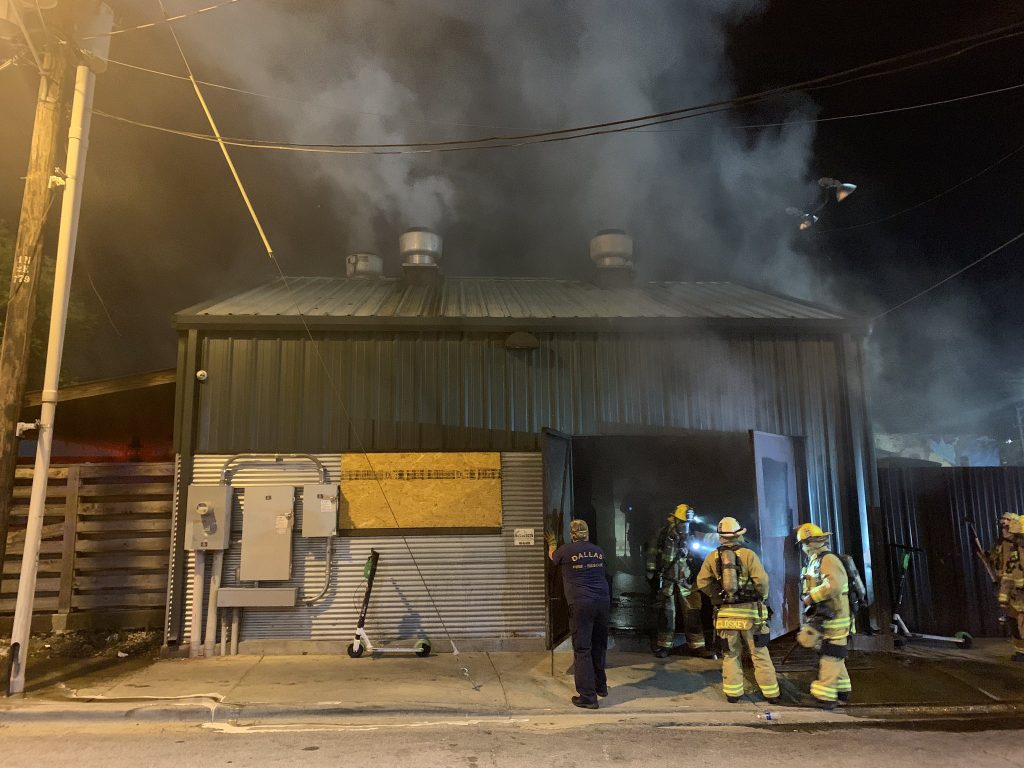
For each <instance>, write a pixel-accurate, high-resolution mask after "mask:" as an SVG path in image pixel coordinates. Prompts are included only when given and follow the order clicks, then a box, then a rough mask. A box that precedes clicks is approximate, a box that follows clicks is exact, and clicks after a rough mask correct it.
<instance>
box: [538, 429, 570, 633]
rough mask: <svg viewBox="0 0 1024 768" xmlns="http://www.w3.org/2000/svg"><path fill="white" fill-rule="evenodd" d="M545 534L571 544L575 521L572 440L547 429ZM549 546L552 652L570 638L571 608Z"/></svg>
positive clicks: (548, 574)
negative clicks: (571, 526) (573, 514)
mask: <svg viewBox="0 0 1024 768" xmlns="http://www.w3.org/2000/svg"><path fill="white" fill-rule="evenodd" d="M543 435H544V443H543V451H544V533H545V539H547V538H548V536H553V537H554V539H555V542H556V544H557V545H558V546H561V545H562V544H564V543H565V542H567V541H569V521H570V520H571V519H572V508H573V493H572V438H570V437H569V436H568V435H565V434H562V433H561V432H556V431H555V430H553V429H546V428H545V429H544V430H543ZM546 548H547V545H546V544H545V552H544V562H545V563H546V572H547V599H548V617H547V634H548V638H547V639H548V648H554V647H555V646H556V645H558V644H559V643H560V642H562V641H563V640H564V639H565V638H567V637H568V636H569V606H568V604H567V603H566V601H565V592H564V591H563V589H562V580H561V574H559V573H558V569H556V568H552V567H551V559H550V558H549V557H548V556H547V551H546Z"/></svg>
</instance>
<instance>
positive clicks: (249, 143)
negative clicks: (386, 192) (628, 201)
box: [95, 81, 1024, 231]
mask: <svg viewBox="0 0 1024 768" xmlns="http://www.w3.org/2000/svg"><path fill="white" fill-rule="evenodd" d="M200 82H201V81H200ZM1022 88H1024V83H1018V84H1017V85H1011V86H1007V87H1005V88H995V89H991V90H987V91H979V92H976V93H970V94H965V95H962V96H955V97H952V98H948V99H939V100H936V101H928V102H923V103H920V104H911V105H907V106H903V107H891V108H888V109H879V110H873V111H870V112H857V113H853V114H849V115H835V116H832V117H821V118H812V119H808V120H785V121H780V122H772V123H748V124H743V125H732V126H725V127H726V128H729V129H753V128H774V127H779V126H785V125H808V124H814V123H827V122H837V121H842V120H855V119H862V118H867V117H879V116H883V115H889V114H898V113H902V112H909V111H914V110H920V109H928V108H932V107H939V106H945V105H948V104H955V103H957V102H961V101H967V100H971V99H977V98H982V97H985V96H994V95H998V94H1002V93H1007V92H1010V91H1016V90H1020V89H1022ZM727 109H731V107H726V108H721V109H715V110H708V111H706V112H700V113H694V114H693V115H690V116H689V117H688V119H691V118H697V117H704V116H706V115H709V114H715V113H717V112H722V111H726V110H727ZM95 112H96V114H98V115H100V116H101V117H105V118H108V119H111V120H116V121H119V122H123V123H127V124H129V125H134V126H136V127H140V128H146V129H149V130H154V131H161V132H164V133H170V134H174V135H178V136H183V137H186V138H191V139H200V140H203V141H215V140H216V137H215V136H211V135H209V134H203V133H198V132H195V131H183V130H180V129H176V128H168V127H166V126H159V125H155V124H152V123H145V122H142V121H138V120H133V119H131V118H127V117H124V116H122V115H115V114H112V113H109V112H105V111H103V110H96V111H95ZM679 130H682V129H680V128H670V129H664V130H657V129H656V130H644V128H643V127H637V128H633V129H631V131H630V132H631V133H669V132H675V131H679ZM222 138H223V141H224V142H225V143H226V144H228V145H230V146H236V147H241V148H246V149H268V150H277V151H292V152H309V153H314V154H372V155H396V154H425V153H429V152H451V151H461V150H470V149H508V148H511V147H518V146H524V145H523V144H516V145H512V144H494V145H484V146H475V145H474V146H469V147H461V146H455V147H448V148H439V149H427V148H423V149H412V148H410V149H402V148H401V147H400V146H396V148H395V149H393V150H390V149H381V150H377V151H369V150H367V151H363V150H362V149H360V147H361V146H368V145H347V146H346V145H329V144H320V145H317V144H299V143H290V142H270V141H266V140H262V139H245V138H235V137H222ZM530 143H541V142H527V143H526V144H530ZM828 231H834V230H828Z"/></svg>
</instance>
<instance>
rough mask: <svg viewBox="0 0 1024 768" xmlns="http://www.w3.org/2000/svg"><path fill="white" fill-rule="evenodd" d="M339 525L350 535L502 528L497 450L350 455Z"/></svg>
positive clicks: (343, 474) (344, 472) (343, 470)
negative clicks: (494, 451) (488, 451)
mask: <svg viewBox="0 0 1024 768" xmlns="http://www.w3.org/2000/svg"><path fill="white" fill-rule="evenodd" d="M339 516H340V526H339V527H340V528H341V530H342V532H343V533H347V534H349V535H369V534H374V535H379V534H380V533H382V532H391V533H395V534H400V533H401V534H409V533H422V534H435V535H436V534H443V533H477V532H479V533H495V532H498V531H500V530H501V455H500V454H498V453H368V454H362V453H347V454H343V455H342V457H341V503H340V509H339Z"/></svg>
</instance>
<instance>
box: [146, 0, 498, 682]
mask: <svg viewBox="0 0 1024 768" xmlns="http://www.w3.org/2000/svg"><path fill="white" fill-rule="evenodd" d="M157 2H158V3H159V5H160V9H161V10H162V11H163V12H164V13H165V14H166V9H165V8H164V4H163V0H157ZM168 30H169V31H170V33H171V36H172V37H173V38H174V43H175V45H176V47H177V49H178V53H179V54H180V55H181V59H182V62H183V63H184V65H185V69H186V70H187V71H188V75H189V79H190V81H191V82H192V85H193V88H194V90H195V93H196V97H197V99H198V100H199V103H200V105H201V106H202V108H203V112H204V114H205V115H206V118H207V121H208V122H209V124H210V127H211V130H213V131H214V133H215V134H216V135H217V138H218V140H219V139H220V132H219V129H218V128H217V125H216V122H215V120H214V118H213V115H212V113H211V112H210V110H209V107H208V106H207V104H206V100H205V99H204V98H203V93H202V90H201V89H200V88H199V86H198V84H197V82H196V80H195V77H194V75H193V72H192V68H191V66H190V65H189V63H188V58H187V57H186V56H185V51H184V49H183V48H182V46H181V41H180V40H179V39H178V35H177V33H176V32H175V31H174V28H173V27H172V26H168ZM221 150H222V152H223V155H224V159H225V160H226V161H227V163H228V166H229V168H230V169H231V173H232V176H233V177H234V179H235V183H236V185H237V187H238V190H239V192H240V193H241V195H242V198H243V199H244V200H245V203H246V206H247V207H248V209H249V212H250V214H251V215H252V220H253V222H254V224H255V225H256V228H257V230H258V231H259V234H260V237H261V238H262V240H263V244H264V246H265V248H266V251H267V255H268V256H269V258H270V261H271V262H272V263H273V265H274V267H275V268H276V270H277V273H278V275H279V276H280V278H281V281H282V283H283V285H284V286H285V288H286V289H287V290H288V292H289V295H290V296H291V299H292V302H293V304H294V305H295V309H296V310H297V312H298V316H299V320H300V321H301V323H302V326H303V328H304V329H305V331H306V336H307V337H308V338H309V340H310V343H311V346H312V348H313V350H314V352H315V354H316V356H317V359H318V360H319V362H320V365H321V367H322V368H323V371H324V374H325V375H326V377H327V381H328V382H329V384H330V386H331V389H332V391H333V393H334V395H335V397H336V399H337V402H338V405H339V406H340V407H341V409H342V412H343V413H344V415H345V419H346V421H347V422H348V423H349V425H350V426H351V427H353V429H352V434H353V436H354V437H355V440H356V444H357V446H358V449H359V452H360V453H362V454H363V456H364V457H365V458H366V461H367V463H368V464H369V466H370V470H371V472H372V473H373V476H374V480H375V481H376V483H377V486H378V488H379V489H380V492H381V496H382V497H383V499H384V503H385V504H386V505H387V507H388V510H389V511H390V513H391V516H392V518H394V520H395V524H396V525H397V526H398V528H399V529H401V527H402V526H401V523H400V521H399V520H398V515H397V514H396V513H395V510H394V507H393V506H392V504H391V500H390V499H389V498H388V495H387V492H386V491H385V490H384V484H383V482H382V481H381V479H380V477H379V476H378V475H377V472H376V471H375V470H374V467H373V462H372V460H371V459H370V454H369V452H368V451H367V450H366V447H365V445H364V444H363V441H362V438H361V437H360V435H359V431H358V430H357V429H355V428H354V427H355V422H354V420H353V419H352V416H351V413H350V412H349V410H348V407H347V406H346V404H345V401H344V398H343V397H342V395H341V391H340V389H339V388H338V386H337V382H336V381H335V380H334V376H333V375H332V373H331V369H330V367H329V366H328V365H327V361H326V360H324V358H323V355H322V354H321V352H320V345H319V344H318V343H317V341H316V339H315V338H314V337H313V332H312V330H311V329H310V327H309V324H308V323H307V322H306V317H305V314H304V313H303V312H302V308H301V306H299V303H298V300H297V298H296V296H295V292H294V289H293V288H292V287H291V286H290V285H289V284H288V278H287V277H286V276H285V274H284V271H283V270H282V268H281V264H280V261H279V260H278V258H277V256H276V255H275V253H274V250H273V248H272V247H271V246H270V242H269V241H268V239H267V236H266V233H265V231H264V229H263V226H262V224H261V223H260V220H259V217H258V215H257V214H256V211H255V209H254V208H253V206H252V203H251V201H250V199H249V195H248V194H247V192H246V190H245V185H244V183H243V182H242V179H241V177H240V176H239V175H238V172H237V170H236V169H235V166H234V163H233V162H232V160H231V155H230V153H229V152H228V151H227V148H226V147H225V146H224V144H223V143H222V144H221ZM402 541H403V542H404V543H405V547H406V551H407V552H408V554H409V559H410V560H411V561H412V564H413V567H414V568H415V570H416V573H417V575H418V576H419V578H420V581H421V583H422V584H423V588H424V590H425V592H426V593H427V597H428V598H429V600H430V603H431V606H432V607H433V609H434V613H435V614H436V616H437V619H438V621H439V622H440V624H441V628H442V630H443V631H444V633H445V636H446V637H447V639H448V641H449V643H451V646H452V651H453V654H454V657H455V658H458V656H459V650H458V646H456V644H455V638H453V637H452V634H451V632H450V631H449V630H448V626H447V624H446V622H445V620H444V616H443V615H442V614H441V611H440V609H439V608H438V606H437V602H436V601H435V600H434V595H433V593H432V592H431V591H430V586H429V584H427V580H426V577H425V576H424V575H423V572H422V570H421V569H420V566H419V563H418V562H417V560H416V556H415V554H414V553H413V551H412V547H411V546H410V544H409V541H408V537H406V536H402ZM456 663H458V662H456ZM459 672H460V673H461V674H462V675H463V676H464V677H466V678H467V679H468V680H469V682H470V684H471V685H472V686H473V688H474V690H479V689H480V686H479V685H478V684H477V683H476V681H475V680H474V679H473V676H472V674H471V673H470V671H469V668H468V667H466V666H463V667H460V668H459Z"/></svg>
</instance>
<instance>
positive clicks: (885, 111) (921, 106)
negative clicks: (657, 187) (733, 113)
mask: <svg viewBox="0 0 1024 768" xmlns="http://www.w3.org/2000/svg"><path fill="white" fill-rule="evenodd" d="M1021 88H1024V83H1018V84H1017V85H1009V86H1007V87H1005V88H995V89H993V90H991V91H978V92H976V93H968V94H965V95H963V96H954V97H952V98H949V99H939V100H938V101H926V102H922V103H920V104H911V105H909V106H906V107H891V108H889V109H876V110H873V111H871V112H855V113H852V114H848V115H835V116H833V117H815V118H810V119H807V120H780V121H779V122H775V123H744V124H743V125H730V126H728V127H729V128H732V129H743V128H779V127H782V126H786V125H812V124H815V123H832V122H836V121H839V120H857V119H860V118H864V117H878V116H880V115H891V114H895V113H898V112H911V111H913V110H916V109H927V108H929V107H941V106H944V105H946V104H955V103H956V102H958V101H967V100H969V99H978V98H981V97H983V96H994V95H996V94H1000V93H1006V92H1007V91H1016V90H1019V89H1021ZM682 130H684V129H683V128H665V129H662V130H653V131H644V130H638V131H636V132H637V133H674V132H676V131H682Z"/></svg>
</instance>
